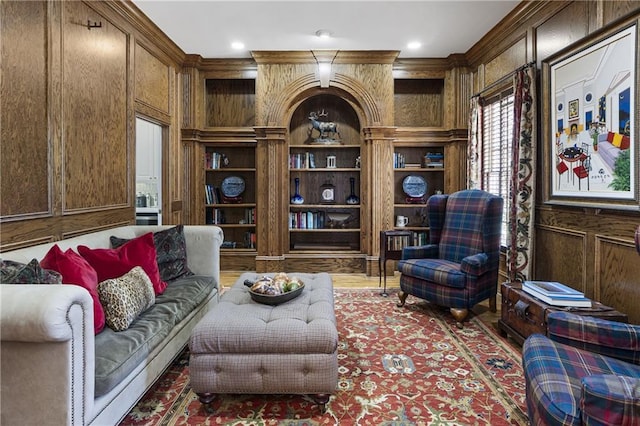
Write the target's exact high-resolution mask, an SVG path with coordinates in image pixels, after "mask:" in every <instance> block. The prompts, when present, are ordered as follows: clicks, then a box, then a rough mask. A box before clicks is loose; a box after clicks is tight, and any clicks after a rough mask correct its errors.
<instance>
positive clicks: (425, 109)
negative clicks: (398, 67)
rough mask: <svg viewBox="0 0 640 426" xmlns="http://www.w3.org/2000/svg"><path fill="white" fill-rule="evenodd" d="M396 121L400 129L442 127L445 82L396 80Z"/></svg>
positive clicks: (441, 80)
mask: <svg viewBox="0 0 640 426" xmlns="http://www.w3.org/2000/svg"><path fill="white" fill-rule="evenodd" d="M394 86H395V88H394V121H395V125H396V126H399V127H442V126H443V124H444V117H443V115H444V114H443V113H444V80H443V79H440V80H417V79H407V80H395V82H394Z"/></svg>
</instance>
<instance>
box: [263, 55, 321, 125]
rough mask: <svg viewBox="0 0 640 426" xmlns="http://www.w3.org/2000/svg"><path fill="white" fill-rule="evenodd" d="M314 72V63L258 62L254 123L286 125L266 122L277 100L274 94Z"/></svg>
mask: <svg viewBox="0 0 640 426" xmlns="http://www.w3.org/2000/svg"><path fill="white" fill-rule="evenodd" d="M315 72H316V66H315V65H314V64H258V76H257V78H256V125H257V126H275V125H288V123H268V120H269V113H270V111H271V110H272V108H273V107H274V104H275V103H276V102H277V101H278V97H277V96H274V94H279V93H282V92H283V91H284V89H285V88H286V87H287V86H288V85H289V84H291V83H292V82H293V81H295V80H297V79H298V78H301V77H303V76H305V75H309V74H314V73H315Z"/></svg>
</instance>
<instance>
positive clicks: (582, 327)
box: [547, 311, 640, 365]
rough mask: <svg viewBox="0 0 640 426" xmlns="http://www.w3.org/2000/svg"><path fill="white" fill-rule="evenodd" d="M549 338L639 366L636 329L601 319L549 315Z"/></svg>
mask: <svg viewBox="0 0 640 426" xmlns="http://www.w3.org/2000/svg"><path fill="white" fill-rule="evenodd" d="M547 333H548V335H549V338H550V339H552V340H554V341H556V342H560V343H564V344H567V345H569V346H573V347H575V348H579V349H584V350H587V351H589V352H595V353H598V354H601V355H606V356H610V357H612V358H617V359H619V360H622V361H626V362H630V363H633V364H636V365H640V326H639V325H633V324H625V323H622V322H616V321H608V320H605V319H601V318H595V317H589V316H583V315H576V314H573V313H570V312H562V311H560V312H552V313H550V314H549V315H547Z"/></svg>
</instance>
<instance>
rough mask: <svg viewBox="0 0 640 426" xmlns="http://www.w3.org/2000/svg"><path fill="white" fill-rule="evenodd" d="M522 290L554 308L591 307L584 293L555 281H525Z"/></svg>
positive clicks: (589, 300)
mask: <svg viewBox="0 0 640 426" xmlns="http://www.w3.org/2000/svg"><path fill="white" fill-rule="evenodd" d="M522 290H523V291H524V292H526V293H528V294H530V295H532V296H534V297H536V298H538V299H540V300H542V301H543V302H545V303H547V304H549V305H553V306H568V307H576V308H590V307H591V299H588V298H586V297H584V293H582V292H579V291H577V290H574V289H572V288H571V287H567V286H566V285H564V284H560V283H559V282H555V281H525V282H523V283H522Z"/></svg>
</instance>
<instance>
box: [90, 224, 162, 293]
mask: <svg viewBox="0 0 640 426" xmlns="http://www.w3.org/2000/svg"><path fill="white" fill-rule="evenodd" d="M78 252H79V253H80V254H81V255H82V257H84V258H85V259H86V260H87V262H89V264H90V265H91V266H93V268H94V269H95V270H96V272H97V273H98V282H102V281H104V280H109V279H112V278H118V277H121V276H123V275H124V274H126V273H127V272H129V271H130V270H131V269H133V268H134V267H135V266H141V267H142V269H144V271H145V272H146V273H147V275H148V276H149V278H150V279H151V283H152V284H153V290H154V291H155V293H156V296H157V295H160V294H162V293H163V292H164V290H165V289H166V288H167V283H166V282H164V281H162V280H161V279H160V272H159V271H158V263H157V262H156V247H155V246H154V244H153V234H152V233H151V232H149V233H146V234H144V235H141V236H140V237H138V238H134V239H133V240H131V241H128V242H127V243H126V244H123V245H121V246H120V247H118V248H116V249H103V248H97V249H92V248H90V247H87V246H78Z"/></svg>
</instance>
